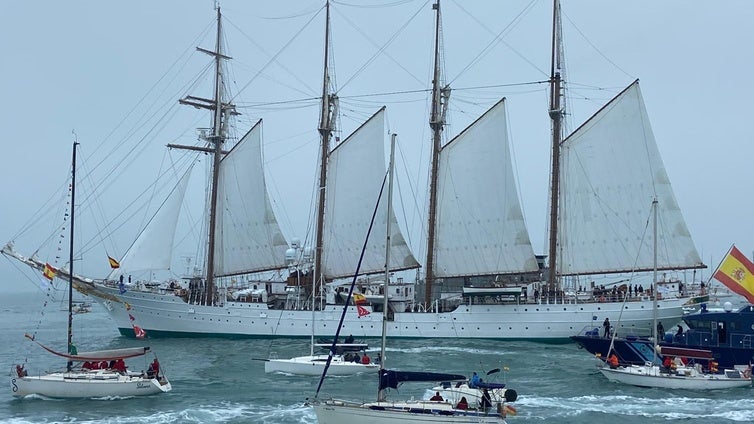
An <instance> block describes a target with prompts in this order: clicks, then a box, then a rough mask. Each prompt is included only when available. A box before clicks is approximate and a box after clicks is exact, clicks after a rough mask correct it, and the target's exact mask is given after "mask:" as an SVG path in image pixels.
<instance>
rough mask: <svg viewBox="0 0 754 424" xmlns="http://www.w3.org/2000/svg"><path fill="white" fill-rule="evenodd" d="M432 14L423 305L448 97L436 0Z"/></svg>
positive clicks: (429, 279)
mask: <svg viewBox="0 0 754 424" xmlns="http://www.w3.org/2000/svg"><path fill="white" fill-rule="evenodd" d="M432 9H434V10H435V11H436V12H435V13H436V15H435V63H434V73H433V76H432V112H431V115H430V118H429V127H430V128H431V129H432V159H431V162H430V171H429V212H428V217H429V218H428V219H429V222H428V223H427V262H426V263H425V266H426V267H427V269H426V271H425V274H424V281H425V293H424V302H425V304H426V305H427V306H429V305H430V304H431V303H432V297H433V296H432V284H433V283H434V279H435V271H434V266H435V226H436V223H435V215H436V213H437V178H438V175H437V173H438V167H439V161H440V149H441V141H442V131H443V129H444V128H445V114H446V111H447V106H448V97H450V87H448V86H445V87H440V78H441V75H440V0H437V3H435V4H433V5H432Z"/></svg>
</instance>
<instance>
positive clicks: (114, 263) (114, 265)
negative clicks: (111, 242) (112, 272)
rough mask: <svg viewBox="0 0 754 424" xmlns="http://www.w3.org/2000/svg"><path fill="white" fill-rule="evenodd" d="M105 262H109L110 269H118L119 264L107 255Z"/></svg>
mask: <svg viewBox="0 0 754 424" xmlns="http://www.w3.org/2000/svg"><path fill="white" fill-rule="evenodd" d="M107 260H108V262H110V268H112V269H118V268H120V262H118V261H116V260H115V259H114V258H113V257H112V256H110V255H107Z"/></svg>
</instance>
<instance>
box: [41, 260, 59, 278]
mask: <svg viewBox="0 0 754 424" xmlns="http://www.w3.org/2000/svg"><path fill="white" fill-rule="evenodd" d="M57 273H58V270H57V269H55V268H53V267H52V265H50V264H48V263H45V268H44V270H43V271H42V275H44V276H45V278H46V279H48V280H50V281H52V279H53V278H55V274H57Z"/></svg>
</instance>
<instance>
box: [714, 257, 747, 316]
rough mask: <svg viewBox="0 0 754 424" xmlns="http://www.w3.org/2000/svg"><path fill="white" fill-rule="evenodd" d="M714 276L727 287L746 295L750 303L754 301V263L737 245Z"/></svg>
mask: <svg viewBox="0 0 754 424" xmlns="http://www.w3.org/2000/svg"><path fill="white" fill-rule="evenodd" d="M714 277H715V279H716V280H717V281H719V282H721V283H723V284H725V287H728V288H729V289H731V290H732V291H733V292H735V293H737V294H740V295H741V296H743V297H745V298H746V300H747V301H748V302H749V303H754V263H752V262H751V261H750V260H749V258H747V257H746V256H745V255H744V254H743V253H741V251H740V250H738V249H737V248H736V246H735V245H734V246H732V247H731V248H730V250H729V251H728V255H727V256H725V259H723V262H722V263H721V264H720V266H719V267H718V268H717V271H716V272H715V275H714Z"/></svg>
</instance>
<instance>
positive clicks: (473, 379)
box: [469, 372, 482, 389]
mask: <svg viewBox="0 0 754 424" xmlns="http://www.w3.org/2000/svg"><path fill="white" fill-rule="evenodd" d="M480 381H482V380H481V379H480V378H479V376H478V375H477V373H476V372H475V373H473V374H472V375H471V379H470V380H469V387H471V388H472V389H476V387H477V386H478V385H479V382H480Z"/></svg>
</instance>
